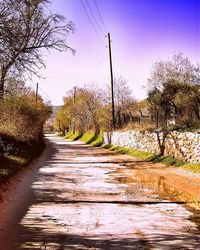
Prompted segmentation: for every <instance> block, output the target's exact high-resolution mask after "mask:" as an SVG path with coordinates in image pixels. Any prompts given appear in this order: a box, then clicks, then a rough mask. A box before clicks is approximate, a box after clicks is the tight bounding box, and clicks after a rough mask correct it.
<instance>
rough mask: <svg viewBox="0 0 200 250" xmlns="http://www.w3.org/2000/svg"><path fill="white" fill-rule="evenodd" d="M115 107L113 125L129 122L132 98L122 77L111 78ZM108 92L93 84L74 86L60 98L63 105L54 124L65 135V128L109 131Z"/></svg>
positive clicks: (110, 123) (82, 130)
mask: <svg viewBox="0 0 200 250" xmlns="http://www.w3.org/2000/svg"><path fill="white" fill-rule="evenodd" d="M115 83H116V84H115V100H116V103H115V107H116V112H115V115H116V118H117V119H116V121H117V127H123V126H124V124H125V123H127V122H128V121H130V117H131V114H132V111H133V109H134V107H135V100H134V99H133V98H132V96H131V91H130V89H129V88H128V85H127V82H126V81H124V80H122V78H120V79H118V80H116V81H115ZM111 113H112V111H111V100H110V91H109V92H105V91H104V90H102V89H100V88H98V87H97V86H85V87H83V88H77V87H74V88H73V89H72V90H71V91H69V92H68V95H67V96H65V97H64V105H63V107H62V108H61V109H60V110H59V112H58V115H57V117H56V119H55V122H54V126H55V128H56V130H57V131H62V132H63V134H65V131H66V130H71V131H73V132H75V130H77V131H81V132H86V131H88V130H95V133H96V134H99V132H100V130H110V129H111V128H112V116H111Z"/></svg>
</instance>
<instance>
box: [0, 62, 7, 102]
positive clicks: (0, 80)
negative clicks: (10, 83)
mask: <svg viewBox="0 0 200 250" xmlns="http://www.w3.org/2000/svg"><path fill="white" fill-rule="evenodd" d="M6 73H7V70H6V69H5V68H4V67H2V68H1V76H0V99H2V98H3V97H4V85H5V78H6Z"/></svg>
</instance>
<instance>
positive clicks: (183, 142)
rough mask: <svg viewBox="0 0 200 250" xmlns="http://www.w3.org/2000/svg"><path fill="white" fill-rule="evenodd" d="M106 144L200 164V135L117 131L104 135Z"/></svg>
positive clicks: (191, 133) (175, 132)
mask: <svg viewBox="0 0 200 250" xmlns="http://www.w3.org/2000/svg"><path fill="white" fill-rule="evenodd" d="M103 138H104V143H105V144H113V145H116V146H122V147H127V148H134V149H138V150H141V151H146V152H150V153H154V154H160V152H161V150H163V152H164V155H166V156H171V157H175V158H177V159H180V160H184V161H188V162H191V163H200V133H197V132H196V133H194V132H183V133H181V132H177V131H172V132H165V133H163V132H149V131H127V132H121V131H115V132H108V133H104V134H103Z"/></svg>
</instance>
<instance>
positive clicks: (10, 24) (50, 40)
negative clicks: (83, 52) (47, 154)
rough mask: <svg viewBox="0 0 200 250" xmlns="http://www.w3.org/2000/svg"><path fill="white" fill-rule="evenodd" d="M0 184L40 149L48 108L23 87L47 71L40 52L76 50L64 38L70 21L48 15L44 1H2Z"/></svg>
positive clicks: (39, 151) (46, 3) (0, 26)
mask: <svg viewBox="0 0 200 250" xmlns="http://www.w3.org/2000/svg"><path fill="white" fill-rule="evenodd" d="M0 13H1V15H0V23H1V25H0V52H1V53H0V182H2V181H7V180H8V179H9V178H10V176H12V175H14V174H15V173H16V172H18V171H19V170H20V169H21V168H22V167H24V166H26V165H27V164H29V163H30V162H31V161H32V160H33V159H34V158H35V157H37V156H38V155H39V154H40V153H41V152H42V150H43V149H44V140H43V126H44V123H45V121H46V120H47V119H48V117H49V115H50V113H51V105H50V103H49V102H47V101H44V100H43V99H42V97H41V96H40V95H39V94H38V91H36V92H37V93H36V92H35V91H33V90H32V89H31V88H30V87H27V84H26V81H27V80H28V79H30V78H31V77H32V76H33V75H36V76H38V77H40V74H39V69H40V68H41V67H45V61H44V59H43V58H44V52H45V50H46V51H50V50H51V49H53V50H57V51H60V52H62V51H64V52H67V51H71V52H72V53H74V50H73V49H72V48H71V47H69V46H68V44H67V42H66V41H67V40H66V38H67V36H68V34H69V33H70V32H73V31H74V25H73V23H72V22H68V21H66V19H65V18H64V17H63V16H61V15H59V14H55V13H53V12H52V11H51V10H50V2H49V1H46V0H38V1H27V0H2V1H0Z"/></svg>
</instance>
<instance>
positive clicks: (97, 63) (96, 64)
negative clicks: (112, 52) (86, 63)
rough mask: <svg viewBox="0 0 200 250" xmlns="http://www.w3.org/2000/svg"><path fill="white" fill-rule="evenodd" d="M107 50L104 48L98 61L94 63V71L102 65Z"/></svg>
mask: <svg viewBox="0 0 200 250" xmlns="http://www.w3.org/2000/svg"><path fill="white" fill-rule="evenodd" d="M106 53H107V51H106V50H104V51H103V53H101V54H100V56H99V57H98V59H97V61H96V63H95V64H94V67H93V68H94V73H95V72H96V70H97V69H98V67H99V66H100V65H101V63H102V61H103V59H104V58H105V55H106Z"/></svg>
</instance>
